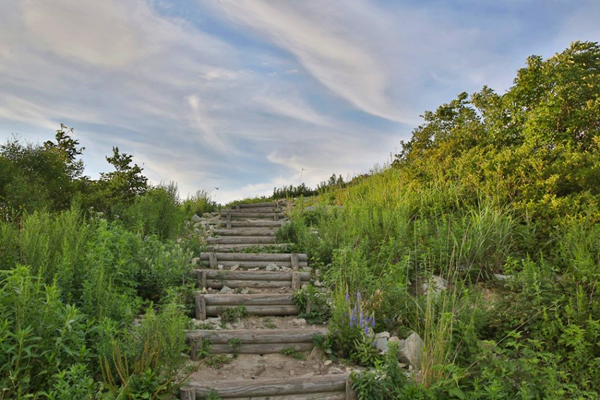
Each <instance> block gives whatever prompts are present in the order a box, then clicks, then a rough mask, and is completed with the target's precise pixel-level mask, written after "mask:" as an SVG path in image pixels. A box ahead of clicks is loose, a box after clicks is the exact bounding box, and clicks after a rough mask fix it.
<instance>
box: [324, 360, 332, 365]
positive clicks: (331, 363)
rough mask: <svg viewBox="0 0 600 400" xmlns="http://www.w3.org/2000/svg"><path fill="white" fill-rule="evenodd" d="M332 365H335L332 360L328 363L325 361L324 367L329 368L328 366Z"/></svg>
mask: <svg viewBox="0 0 600 400" xmlns="http://www.w3.org/2000/svg"><path fill="white" fill-rule="evenodd" d="M331 364H333V361H331V360H327V361H325V362H324V363H323V365H324V366H328V365H331Z"/></svg>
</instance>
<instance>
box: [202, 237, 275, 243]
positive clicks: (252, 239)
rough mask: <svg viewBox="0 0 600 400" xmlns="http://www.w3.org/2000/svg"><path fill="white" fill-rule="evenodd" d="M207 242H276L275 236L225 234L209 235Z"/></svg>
mask: <svg viewBox="0 0 600 400" xmlns="http://www.w3.org/2000/svg"><path fill="white" fill-rule="evenodd" d="M206 243H210V244H244V243H246V244H248V243H250V244H275V236H224V237H209V238H207V239H206Z"/></svg>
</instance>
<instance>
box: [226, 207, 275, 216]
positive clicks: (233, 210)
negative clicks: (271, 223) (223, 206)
mask: <svg viewBox="0 0 600 400" xmlns="http://www.w3.org/2000/svg"><path fill="white" fill-rule="evenodd" d="M223 212H231V213H232V214H235V213H240V212H242V213H247V212H262V213H273V212H281V210H278V209H277V207H252V208H231V209H227V210H223Z"/></svg>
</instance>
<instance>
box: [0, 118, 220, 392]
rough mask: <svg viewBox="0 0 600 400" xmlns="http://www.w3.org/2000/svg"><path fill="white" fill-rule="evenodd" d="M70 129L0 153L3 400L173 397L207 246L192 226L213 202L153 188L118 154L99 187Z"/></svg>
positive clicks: (14, 143) (12, 144) (0, 375)
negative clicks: (197, 263)
mask: <svg viewBox="0 0 600 400" xmlns="http://www.w3.org/2000/svg"><path fill="white" fill-rule="evenodd" d="M70 134H71V132H70V131H68V130H66V127H64V126H61V129H59V130H58V132H57V135H56V141H55V142H52V141H49V142H46V143H45V144H44V145H34V144H23V143H21V142H20V141H19V140H11V141H9V142H8V143H6V144H5V145H4V146H2V147H1V148H0V399H12V398H16V399H21V398H33V399H36V398H49V399H93V398H105V399H111V398H127V399H138V398H145V399H150V398H157V397H158V396H161V395H165V394H169V393H170V392H172V391H173V389H174V388H175V387H176V386H177V382H178V380H179V379H180V376H179V375H178V374H179V373H180V367H181V365H182V361H183V358H182V357H181V353H182V351H184V350H185V347H186V345H185V343H184V339H185V337H184V329H185V327H186V326H187V323H188V320H189V318H188V317H187V314H188V311H189V310H187V309H186V307H187V304H189V303H190V302H189V301H187V298H188V297H189V296H190V293H191V287H192V285H193V283H192V282H190V280H189V272H190V268H191V264H190V259H191V254H192V250H197V246H198V245H199V241H198V240H197V238H195V237H194V235H193V232H192V229H191V227H190V226H188V225H186V224H184V220H185V219H186V218H187V217H190V216H191V215H193V214H194V213H199V214H201V213H202V212H205V211H209V210H211V209H214V208H215V204H214V202H212V201H211V200H210V199H209V198H208V197H207V196H206V194H205V193H199V194H198V195H197V196H194V197H192V198H190V199H188V200H186V201H185V202H180V200H179V198H178V196H177V188H176V187H175V186H174V185H173V184H171V185H168V186H158V187H150V186H148V185H147V180H146V178H145V177H144V176H143V175H142V169H141V168H139V167H138V166H137V165H135V164H134V165H132V158H131V156H129V155H126V154H121V153H119V151H118V149H116V148H115V149H114V152H113V155H112V156H111V157H107V160H108V161H109V163H110V164H112V165H113V166H114V167H115V171H113V172H109V173H105V174H102V175H101V177H100V179H99V180H91V179H90V178H88V177H85V176H83V163H82V162H81V160H78V159H77V156H79V155H81V153H82V151H83V149H81V148H79V147H78V145H79V143H78V142H77V141H76V140H74V139H72V138H71V136H70Z"/></svg>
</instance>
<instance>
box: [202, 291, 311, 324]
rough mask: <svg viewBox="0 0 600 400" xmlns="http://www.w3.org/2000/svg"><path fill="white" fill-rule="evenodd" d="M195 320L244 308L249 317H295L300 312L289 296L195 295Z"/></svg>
mask: <svg viewBox="0 0 600 400" xmlns="http://www.w3.org/2000/svg"><path fill="white" fill-rule="evenodd" d="M195 303H196V319H198V320H201V321H202V320H205V319H206V317H216V316H218V315H219V314H220V313H222V312H223V311H225V310H227V309H229V308H233V307H239V306H244V307H246V311H247V312H248V314H251V315H269V316H280V315H297V314H298V313H299V312H300V310H299V309H298V307H297V306H296V303H295V302H294V299H293V297H292V295H291V294H270V293H269V294H202V293H196V295H195Z"/></svg>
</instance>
